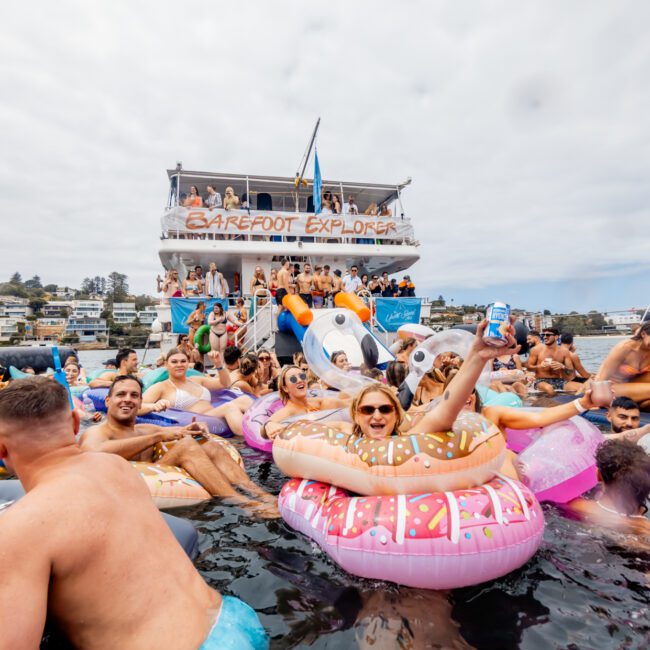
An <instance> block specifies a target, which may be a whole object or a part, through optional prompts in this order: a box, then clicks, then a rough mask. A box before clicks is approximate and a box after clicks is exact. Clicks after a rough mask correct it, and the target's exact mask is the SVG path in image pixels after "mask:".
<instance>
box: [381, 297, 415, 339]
mask: <svg viewBox="0 0 650 650" xmlns="http://www.w3.org/2000/svg"><path fill="white" fill-rule="evenodd" d="M421 302H422V299H421V298H376V299H375V308H376V310H377V311H376V318H377V321H378V322H379V324H380V325H381V326H382V327H383V328H384V329H385V330H386V331H387V332H396V331H397V329H398V328H399V327H400V326H402V325H411V324H413V323H419V322H420V307H421Z"/></svg>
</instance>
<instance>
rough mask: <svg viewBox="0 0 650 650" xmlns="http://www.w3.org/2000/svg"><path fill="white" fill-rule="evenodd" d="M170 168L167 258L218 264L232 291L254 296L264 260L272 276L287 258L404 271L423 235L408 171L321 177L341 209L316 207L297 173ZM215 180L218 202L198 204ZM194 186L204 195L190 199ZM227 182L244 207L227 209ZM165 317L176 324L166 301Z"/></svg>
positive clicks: (176, 264) (183, 272)
mask: <svg viewBox="0 0 650 650" xmlns="http://www.w3.org/2000/svg"><path fill="white" fill-rule="evenodd" d="M167 174H168V177H169V183H170V186H169V187H170V189H169V195H168V201H167V206H166V208H165V210H164V213H163V216H162V236H161V243H160V250H159V255H160V260H161V262H162V265H163V266H164V268H165V269H166V270H169V269H172V268H173V269H176V270H177V271H178V273H179V277H180V278H181V280H182V279H183V278H185V277H187V274H188V272H189V271H190V270H192V269H194V267H196V266H201V267H203V269H204V270H206V271H207V269H208V267H209V265H210V264H211V263H215V264H216V266H217V268H218V270H219V271H220V272H221V273H222V274H223V277H224V280H225V282H226V286H227V288H228V289H229V296H230V297H235V296H243V297H245V298H249V297H250V294H251V291H250V283H251V278H252V277H253V274H254V271H255V269H256V268H259V267H261V268H262V269H263V271H264V273H265V276H266V278H267V281H268V279H269V277H270V272H271V269H273V268H276V269H279V268H280V266H281V260H282V259H283V258H287V259H289V261H290V262H291V263H292V264H296V263H297V264H299V265H300V267H301V268H302V266H303V264H305V263H309V264H311V266H312V269H314V268H315V267H317V266H324V265H326V264H327V265H329V266H330V269H331V272H332V273H334V271H335V270H340V271H341V273H342V274H345V272H346V269H349V268H350V267H351V266H352V265H356V266H357V267H358V269H359V275H361V274H363V273H367V274H368V275H371V274H381V273H383V272H384V271H387V272H388V273H389V274H394V273H398V272H400V271H404V270H405V269H408V268H409V267H410V266H412V265H413V264H414V263H415V262H416V261H417V260H418V259H419V253H418V246H419V242H418V241H417V240H416V239H415V236H414V232H413V226H412V222H411V219H410V218H409V217H408V216H406V214H405V210H404V204H403V192H404V189H405V188H406V187H407V186H408V185H409V184H410V182H411V179H410V178H409V179H407V180H406V181H404V182H401V183H360V182H348V181H333V180H323V181H322V194H323V196H324V197H326V199H328V200H329V199H330V198H331V199H332V204H333V198H334V196H337V197H338V199H339V205H340V206H341V213H340V214H336V213H333V212H332V211H331V210H329V209H327V208H325V209H322V210H321V211H319V213H315V211H314V201H313V181H304V180H301V179H298V178H297V177H296V178H293V177H280V176H259V175H248V174H225V173H214V172H203V171H188V170H185V169H183V166H182V164H181V163H179V164H177V166H176V168H175V169H169V170H168V171H167ZM208 185H211V186H212V187H213V188H214V189H215V190H216V191H217V192H218V194H219V197H217V198H216V201H214V202H215V203H216V205H215V206H214V207H203V206H199V205H197V204H201V203H203V202H204V201H206V199H207V198H208V194H207V186H208ZM192 187H194V188H195V190H196V192H197V193H198V195H199V196H200V197H202V200H201V201H199V200H197V199H194V198H193V197H194V194H192V193H191V188H192ZM227 188H230V189H231V190H232V194H233V195H234V196H236V197H237V198H238V199H239V206H240V207H239V208H237V209H225V208H224V207H223V201H224V199H225V198H226V190H227ZM328 194H329V195H330V196H328ZM229 196H230V193H229ZM222 197H223V198H222ZM188 198H189V200H188ZM189 203H192V205H188V204H189ZM324 205H327V204H326V203H324ZM371 213H373V214H371ZM379 213H383V214H379ZM159 321H160V322H161V323H162V324H163V326H164V325H165V324H166V323H169V322H171V317H170V310H169V307H168V306H165V305H161V307H160V309H159ZM163 329H165V330H168V329H169V327H163ZM172 334H173V333H172ZM161 338H163V340H164V339H165V338H170V337H169V336H162V337H161ZM169 343H171V344H173V343H175V340H170V341H169V342H168V344H169ZM253 344H254V345H255V342H254V343H253ZM163 347H167V346H166V345H164V346H163Z"/></svg>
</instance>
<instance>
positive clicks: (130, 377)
mask: <svg viewBox="0 0 650 650" xmlns="http://www.w3.org/2000/svg"><path fill="white" fill-rule="evenodd" d="M124 381H134V382H135V383H136V384H138V386H140V395H142V393H143V392H144V385H143V383H142V382H141V381H140V379H139V378H138V377H136V376H135V375H118V376H117V377H115V379H113V383H112V384H111V386H110V388H109V389H108V396H109V397H110V396H111V395H112V394H113V391H114V389H115V386H116V385H117V384H120V383H122V382H124Z"/></svg>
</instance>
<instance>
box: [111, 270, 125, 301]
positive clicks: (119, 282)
mask: <svg viewBox="0 0 650 650" xmlns="http://www.w3.org/2000/svg"><path fill="white" fill-rule="evenodd" d="M106 284H107V289H108V295H109V298H110V299H111V301H112V302H124V301H125V300H126V298H127V296H128V295H129V282H128V276H126V275H125V274H124V273H118V272H117V271H113V272H112V273H110V274H109V276H108V281H107V283H106Z"/></svg>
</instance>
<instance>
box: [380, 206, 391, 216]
mask: <svg viewBox="0 0 650 650" xmlns="http://www.w3.org/2000/svg"><path fill="white" fill-rule="evenodd" d="M379 216H380V217H392V216H393V212H392V210H391V209H390V208H389V207H388V206H387V205H386V204H385V203H382V205H381V208H380V209H379Z"/></svg>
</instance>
